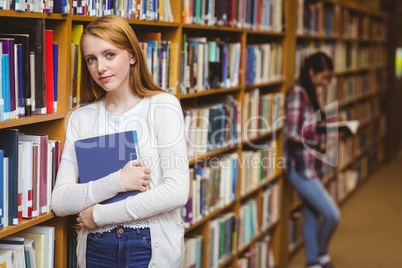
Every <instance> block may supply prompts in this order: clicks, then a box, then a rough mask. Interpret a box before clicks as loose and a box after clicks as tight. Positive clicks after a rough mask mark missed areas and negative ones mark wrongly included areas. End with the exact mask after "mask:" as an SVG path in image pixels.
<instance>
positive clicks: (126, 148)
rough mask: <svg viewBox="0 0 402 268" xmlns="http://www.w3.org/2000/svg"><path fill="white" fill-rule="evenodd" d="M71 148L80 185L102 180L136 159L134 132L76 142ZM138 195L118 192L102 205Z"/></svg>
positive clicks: (135, 135) (136, 145)
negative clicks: (75, 156) (73, 152)
mask: <svg viewBox="0 0 402 268" xmlns="http://www.w3.org/2000/svg"><path fill="white" fill-rule="evenodd" d="M74 146H75V152H76V155H77V163H78V171H79V176H80V182H81V183H87V182H89V181H94V180H97V179H100V178H103V177H105V176H107V175H109V174H111V173H113V172H116V171H118V170H119V169H121V168H123V167H124V166H125V165H126V164H127V163H128V162H129V161H131V160H135V159H138V158H139V151H138V138H137V132H136V131H126V132H119V133H115V134H110V135H103V136H97V137H92V138H87V139H81V140H77V141H75V142H74ZM139 192H140V191H129V192H121V193H118V194H117V195H115V196H114V197H112V198H110V199H108V200H105V201H103V202H102V203H101V204H109V203H113V202H117V201H120V200H123V199H126V198H127V197H129V196H133V195H136V194H137V193H139Z"/></svg>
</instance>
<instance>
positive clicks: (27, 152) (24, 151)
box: [18, 141, 33, 218]
mask: <svg viewBox="0 0 402 268" xmlns="http://www.w3.org/2000/svg"><path fill="white" fill-rule="evenodd" d="M20 144H21V155H20V156H18V158H19V159H21V162H20V167H21V168H20V169H19V170H20V171H21V172H20V174H21V182H22V217H23V218H31V217H32V178H33V174H32V172H33V166H32V163H33V159H32V157H33V142H31V141H21V142H20Z"/></svg>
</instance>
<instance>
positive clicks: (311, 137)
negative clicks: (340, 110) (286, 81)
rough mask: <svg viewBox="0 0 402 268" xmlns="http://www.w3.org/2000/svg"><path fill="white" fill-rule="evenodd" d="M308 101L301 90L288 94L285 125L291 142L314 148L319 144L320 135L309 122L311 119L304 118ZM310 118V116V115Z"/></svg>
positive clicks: (313, 124) (312, 123)
mask: <svg viewBox="0 0 402 268" xmlns="http://www.w3.org/2000/svg"><path fill="white" fill-rule="evenodd" d="M308 103H309V99H308V97H307V95H306V94H303V92H302V91H301V90H294V89H292V90H291V91H290V92H289V94H288V100H287V111H286V124H287V129H288V138H289V139H290V141H291V142H294V143H298V144H300V145H301V144H305V145H307V146H310V147H315V146H317V145H318V144H319V141H320V139H321V137H320V135H319V134H318V133H317V132H316V127H315V125H316V123H315V122H309V119H312V118H313V117H307V116H306V108H307V107H306V104H308ZM310 116H312V115H310Z"/></svg>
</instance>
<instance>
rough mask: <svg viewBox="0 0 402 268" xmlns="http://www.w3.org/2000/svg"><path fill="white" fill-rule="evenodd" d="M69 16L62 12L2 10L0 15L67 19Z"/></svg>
mask: <svg viewBox="0 0 402 268" xmlns="http://www.w3.org/2000/svg"><path fill="white" fill-rule="evenodd" d="M68 16H69V15H67V14H66V15H62V14H56V13H39V12H24V11H13V10H0V17H17V18H33V19H53V20H66V19H67V17H68Z"/></svg>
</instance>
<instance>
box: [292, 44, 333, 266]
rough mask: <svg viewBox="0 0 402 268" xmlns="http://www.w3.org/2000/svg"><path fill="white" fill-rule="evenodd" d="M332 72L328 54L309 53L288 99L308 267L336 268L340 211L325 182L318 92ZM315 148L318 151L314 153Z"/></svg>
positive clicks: (294, 180) (295, 182)
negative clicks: (332, 249)
mask: <svg viewBox="0 0 402 268" xmlns="http://www.w3.org/2000/svg"><path fill="white" fill-rule="evenodd" d="M332 73H333V63H332V60H331V59H330V58H329V57H328V56H327V55H326V54H325V53H322V52H317V53H315V54H313V55H311V56H309V57H308V58H306V59H305V62H304V65H303V67H302V69H301V72H300V78H299V81H298V83H297V84H296V85H294V86H293V87H292V88H291V89H290V91H289V92H288V95H287V98H286V107H285V109H286V123H285V140H286V157H287V159H286V160H287V172H288V179H289V182H290V183H291V184H292V185H293V187H294V188H295V190H296V191H297V192H298V193H299V195H300V196H301V198H302V199H303V201H304V225H303V238H304V245H305V250H306V261H307V267H308V268H332V267H334V266H333V265H332V264H331V259H330V257H329V255H328V245H329V242H330V240H331V237H332V235H333V234H334V231H335V229H336V227H337V224H338V221H339V216H340V213H339V209H338V208H337V206H336V203H335V201H334V200H333V199H332V197H331V196H330V195H329V193H328V192H327V191H326V189H325V187H324V185H323V184H322V180H323V179H324V178H323V171H322V161H321V159H319V158H320V157H319V156H320V154H322V153H324V152H325V150H326V141H327V137H326V118H325V112H324V111H323V108H322V107H320V104H319V101H318V98H317V93H316V88H317V87H319V86H326V85H328V83H329V81H330V79H331V76H332ZM316 112H317V113H316ZM319 115H320V117H321V120H320V118H319V117H318V116H319ZM314 119H315V120H314ZM308 147H309V148H310V149H309V150H308V149H307V148H308ZM311 150H314V151H315V152H316V153H314V155H313V154H312V153H311Z"/></svg>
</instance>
